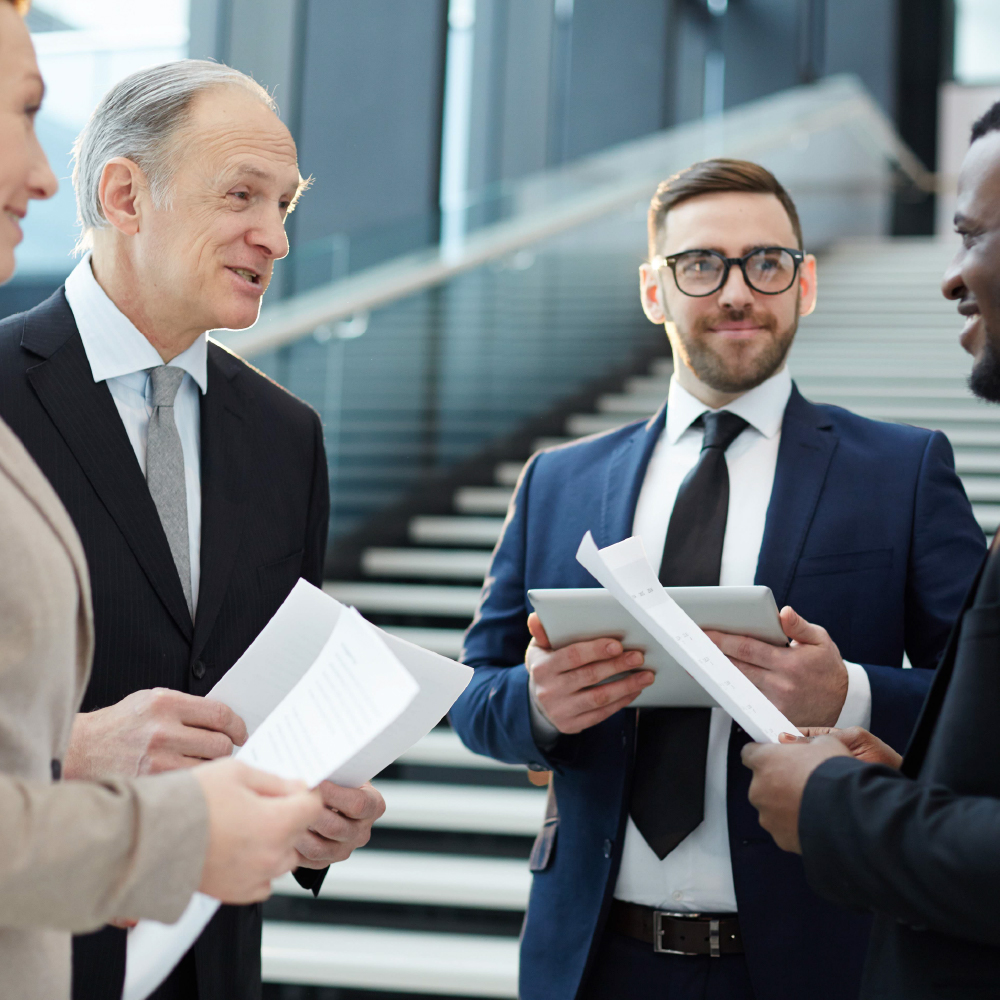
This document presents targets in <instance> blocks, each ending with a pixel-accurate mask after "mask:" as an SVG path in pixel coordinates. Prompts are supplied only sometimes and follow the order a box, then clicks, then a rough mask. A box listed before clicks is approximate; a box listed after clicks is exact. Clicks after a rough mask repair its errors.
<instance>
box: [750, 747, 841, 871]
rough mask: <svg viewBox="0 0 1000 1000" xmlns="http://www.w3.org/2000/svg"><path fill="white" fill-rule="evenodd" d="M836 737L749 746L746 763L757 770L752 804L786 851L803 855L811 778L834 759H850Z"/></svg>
mask: <svg viewBox="0 0 1000 1000" xmlns="http://www.w3.org/2000/svg"><path fill="white" fill-rule="evenodd" d="M849 756H851V754H850V751H848V749H847V747H845V746H844V744H843V743H841V741H840V740H838V739H837V738H836V737H835V736H817V737H816V738H815V739H811V740H801V741H799V742H796V743H790V744H787V745H784V746H781V745H778V744H775V743H748V744H747V745H746V746H745V747H744V748H743V751H742V757H743V763H744V764H746V766H747V767H749V768H750V770H751V771H753V780H752V781H751V782H750V804H751V805H752V806H753V807H754V808H755V809H756V810H757V812H759V813H760V825H761V826H762V827H764V829H765V830H767V832H768V833H769V834H771V836H772V837H774V842H775V843H776V844H777V845H778V847H780V848H781V849H782V850H783V851H792V852H794V853H795V854H801V853H802V846H801V845H800V844H799V810H800V809H801V807H802V793H803V792H804V791H805V787H806V782H807V781H808V780H809V776H810V775H811V774H812V773H813V771H815V770H816V768H817V767H819V765H820V764H822V763H823V761H825V760H829V759H830V758H831V757H849Z"/></svg>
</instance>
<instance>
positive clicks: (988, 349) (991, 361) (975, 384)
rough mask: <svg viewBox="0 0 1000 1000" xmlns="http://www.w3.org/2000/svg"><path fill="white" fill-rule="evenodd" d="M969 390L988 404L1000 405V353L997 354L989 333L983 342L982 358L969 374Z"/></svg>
mask: <svg viewBox="0 0 1000 1000" xmlns="http://www.w3.org/2000/svg"><path fill="white" fill-rule="evenodd" d="M969 388H970V389H971V390H972V392H973V394H974V395H976V396H978V397H979V398H980V399H985V400H987V401H988V402H990V403H1000V353H998V351H997V349H996V347H995V346H994V344H993V341H992V340H991V339H990V336H989V333H987V334H986V339H985V340H984V341H983V353H982V357H980V358H979V360H978V361H977V362H976V363H975V364H974V365H973V366H972V371H971V372H969Z"/></svg>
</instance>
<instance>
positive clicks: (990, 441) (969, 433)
mask: <svg viewBox="0 0 1000 1000" xmlns="http://www.w3.org/2000/svg"><path fill="white" fill-rule="evenodd" d="M945 433H946V434H947V436H948V440H949V441H950V442H951V446H952V447H953V448H962V447H968V448H1000V428H995V427H949V428H947V430H946V431H945Z"/></svg>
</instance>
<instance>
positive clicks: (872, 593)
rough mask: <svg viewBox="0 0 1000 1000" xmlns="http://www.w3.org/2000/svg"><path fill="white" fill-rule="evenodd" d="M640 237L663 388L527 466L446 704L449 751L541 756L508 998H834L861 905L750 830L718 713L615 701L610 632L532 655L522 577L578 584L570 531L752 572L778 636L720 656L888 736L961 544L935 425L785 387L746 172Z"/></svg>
mask: <svg viewBox="0 0 1000 1000" xmlns="http://www.w3.org/2000/svg"><path fill="white" fill-rule="evenodd" d="M649 253H650V259H649V263H647V264H644V265H643V266H642V268H641V294H642V303H643V308H644V309H645V311H646V315H647V316H648V317H649V319H650V320H651V321H652V322H654V323H656V324H664V325H665V327H666V331H667V336H668V337H669V339H670V344H671V347H672V349H673V355H674V376H673V378H672V380H671V385H670V390H669V396H668V399H667V402H666V404H665V406H664V407H663V408H661V409H660V411H659V412H658V413H657V414H656V416H654V417H653V418H652V419H650V420H649V421H648V422H642V423H636V424H631V425H628V426H626V427H624V428H620V429H618V430H615V431H611V432H609V433H606V434H602V435H597V436H595V437H592V438H588V439H586V440H584V441H580V442H575V443H573V444H570V445H566V446H563V447H560V448H555V449H552V450H549V451H546V452H542V453H541V454H539V455H536V456H535V457H534V458H533V460H532V461H531V462H530V463H529V464H528V466H527V467H526V469H525V471H524V473H523V474H522V477H521V481H520V483H519V485H518V489H517V491H516V494H515V497H514V500H513V503H512V505H511V511H510V514H509V516H508V519H507V523H506V526H505V528H504V532H503V535H502V537H501V540H500V543H499V545H498V547H497V550H496V553H495V555H494V558H493V564H492V566H491V569H490V571H489V574H488V576H487V585H486V587H485V589H484V591H483V597H482V601H481V603H480V607H479V610H478V613H477V615H476V618H475V621H474V623H473V625H472V627H471V629H470V631H469V634H468V636H467V639H466V647H465V651H464V660H465V662H466V663H469V664H470V665H472V666H474V667H475V668H476V675H475V677H474V679H473V681H472V683H471V684H470V686H469V688H468V689H467V691H466V692H465V694H464V695H463V696H462V698H461V699H460V700H459V702H458V704H457V705H456V706H455V708H454V709H453V712H452V721H453V724H454V725H455V727H456V729H457V730H458V731H459V733H460V735H461V736H462V738H463V739H464V740H465V742H466V743H467V744H468V745H469V746H470V747H471V748H472V749H474V750H476V751H478V752H480V753H486V754H490V755H492V756H494V757H498V758H500V759H502V760H506V761H509V762H520V763H527V764H528V766H529V767H532V768H535V769H540V770H552V771H553V772H554V774H553V779H552V784H551V785H550V798H549V813H548V820H547V822H546V824H545V826H544V828H543V831H542V833H541V834H540V836H539V839H538V841H537V842H536V845H535V849H534V851H533V854H532V861H531V867H532V869H533V871H534V872H535V879H534V885H533V888H532V894H531V901H530V905H529V908H528V915H527V920H526V924H525V928H524V934H523V938H522V951H521V985H520V996H521V997H522V998H524V1000H534V998H539V1000H541V998H545V1000H563V998H565V1000H570V998H573V997H577V996H579V997H585V998H602V1000H603V998H608V1000H611V998H618V997H633V996H657V997H665V998H670V1000H675V998H681V1000H687V998H691V1000H693V998H695V997H697V998H699V1000H703V998H720V1000H721V998H726V1000H750V998H753V997H757V998H758V1000H761V998H764V997H781V998H784V997H792V996H809V997H811V998H814V1000H823V998H829V1000H844V998H849V997H852V996H855V995H856V994H857V991H858V988H859V984H860V981H861V969H862V965H863V961H864V955H865V948H866V942H867V935H868V929H869V920H868V918H867V917H865V916H862V915H857V914H852V913H849V912H847V911H844V910H841V909H838V908H837V907H835V906H833V905H831V904H829V903H827V902H825V901H824V900H822V899H820V898H819V897H818V896H816V895H814V894H813V893H812V892H811V890H810V889H809V887H808V885H807V884H806V879H805V875H804V872H803V869H802V865H801V862H800V860H799V859H798V858H797V857H792V856H790V855H787V854H783V853H782V852H781V851H779V850H778V848H777V847H776V846H775V845H774V843H773V841H772V840H771V838H770V837H769V836H768V835H767V833H765V831H764V830H763V829H762V828H761V827H760V825H759V824H758V822H757V816H756V813H755V812H754V810H753V808H752V807H751V806H750V805H749V803H748V801H747V789H748V785H749V778H750V775H749V772H748V771H747V770H746V769H745V768H744V767H743V766H742V764H741V763H740V756H739V754H740V750H741V748H742V747H743V745H744V744H745V743H746V742H747V740H748V737H747V736H746V735H745V734H744V733H743V732H742V731H741V730H739V729H738V728H737V727H735V726H734V725H733V723H732V720H731V719H730V718H729V717H728V716H727V715H725V713H723V712H722V711H721V710H719V709H641V710H639V711H638V712H636V711H634V710H629V711H622V710H623V709H625V708H626V707H627V706H628V705H630V704H631V702H632V701H633V700H634V698H635V697H636V695H637V694H638V693H639V691H641V690H642V689H643V688H644V687H645V686H647V685H648V684H649V683H651V681H652V674H651V673H650V672H649V671H644V670H642V669H638V668H641V666H642V656H641V654H640V653H637V652H634V651H633V652H625V651H623V650H622V648H621V645H620V644H619V643H618V642H617V641H615V640H613V639H601V640H596V641H592V642H582V643H576V644H573V645H570V646H566V647H564V648H562V649H559V650H552V649H551V648H550V646H549V643H548V640H547V638H546V635H545V632H544V630H543V628H542V627H541V624H540V622H539V621H538V618H537V616H535V615H533V614H532V615H530V616H529V611H530V610H531V609H530V606H529V604H528V601H527V597H526V594H527V591H528V590H529V589H530V588H532V587H591V586H594V585H595V581H594V580H593V579H592V578H591V577H590V575H589V574H588V573H587V572H586V571H585V570H584V569H583V568H582V567H581V566H580V565H579V564H578V563H577V562H576V559H575V554H576V549H577V546H578V545H579V542H580V538H581V537H582V535H583V533H584V532H585V531H587V530H590V531H592V532H593V533H594V537H595V540H596V541H597V543H598V544H599V545H601V546H604V545H610V544H612V543H613V542H617V541H619V540H620V539H622V538H625V537H627V536H629V535H632V534H636V535H639V536H640V537H641V538H642V539H643V542H644V544H645V548H646V551H647V553H648V554H649V556H650V558H651V559H653V560H655V561H656V562H657V563H658V564H659V565H660V579H661V580H662V581H663V583H664V584H666V585H670V586H713V585H719V584H722V585H748V584H764V585H767V586H769V587H770V588H771V589H772V591H773V592H774V595H775V598H776V599H777V601H778V605H779V607H781V606H783V605H784V607H783V609H782V611H781V622H782V626H783V628H784V630H785V633H786V634H787V635H788V637H789V639H790V640H791V642H790V645H789V646H788V647H787V648H772V647H768V649H769V651H770V655H769V657H768V658H766V660H765V661H764V662H755V663H754V664H753V665H751V664H749V663H746V662H742V661H740V660H739V659H738V656H737V662H738V663H739V664H740V665H741V667H742V668H743V669H744V670H745V672H746V673H747V674H748V676H749V677H750V678H751V680H753V681H754V683H755V684H756V685H757V686H758V687H759V688H760V689H761V690H762V691H763V692H764V693H765V694H766V695H767V696H768V698H770V699H771V700H772V701H773V702H774V703H775V704H776V705H778V707H780V708H781V709H782V711H783V712H784V713H785V714H786V715H787V716H788V717H789V718H790V719H791V721H792V722H793V723H795V724H796V725H799V726H831V725H839V726H841V727H843V726H850V725H864V726H866V727H867V728H870V729H872V730H873V731H874V732H876V733H877V734H878V735H879V736H880V737H881V738H882V739H883V740H885V741H886V742H887V743H889V744H891V745H892V746H895V747H897V748H899V749H901V748H902V747H903V746H904V745H905V743H906V741H907V738H908V736H909V733H910V731H911V729H912V728H913V725H914V722H915V719H916V715H917V712H918V709H919V706H920V703H921V701H922V699H923V696H924V694H925V693H926V691H927V689H928V687H929V684H930V679H931V674H932V669H933V667H934V664H935V662H936V659H937V657H938V655H939V653H940V652H941V650H942V648H943V646H944V644H945V641H946V638H947V634H948V629H949V627H950V624H951V622H952V620H953V619H954V617H955V616H956V614H957V613H958V611H959V609H960V607H961V602H962V599H963V597H964V595H965V592H966V590H967V589H968V587H969V585H970V583H971V580H972V579H973V577H974V575H975V573H976V570H977V568H978V566H979V564H980V562H981V561H982V558H983V551H984V539H983V534H982V531H981V530H980V529H979V527H978V525H977V524H976V522H975V520H974V518H973V516H972V510H971V507H970V505H969V502H968V499H967V498H966V496H965V493H964V491H963V489H962V486H961V483H960V481H959V480H958V477H957V476H956V474H955V470H954V465H953V459H952V454H951V449H950V447H949V445H948V442H947V440H946V439H945V438H944V436H943V435H941V434H940V433H935V432H931V431H927V430H921V429H917V428H912V427H904V426H899V425H892V424H883V423H878V422H875V421H871V420H866V419H863V418H861V417H858V416H855V415H854V414H852V413H850V412H848V411H846V410H843V409H840V408H839V407H833V406H817V405H815V404H813V403H810V402H809V401H807V400H806V399H805V398H803V396H802V395H801V394H800V393H799V392H798V390H797V389H796V388H795V385H794V383H793V382H792V380H791V376H790V374H789V372H788V370H787V368H786V367H785V359H786V357H787V354H788V351H789V348H790V347H791V344H792V340H793V338H794V336H795V331H796V328H797V325H798V320H799V317H800V316H802V315H807V314H808V313H810V312H811V311H812V310H813V308H814V306H815V303H816V261H815V259H814V258H813V257H812V256H811V255H808V254H805V253H803V248H802V233H801V227H800V225H799V220H798V215H797V213H796V210H795V206H794V204H793V203H792V201H791V199H790V198H789V196H788V194H787V192H786V191H785V190H784V188H782V186H781V185H780V184H779V183H778V181H777V180H776V179H775V178H774V177H773V176H772V175H771V174H770V173H769V172H768V171H766V170H764V169H763V168H762V167H760V166H757V165H756V164H753V163H747V162H742V161H734V160H709V161H705V162H702V163H698V164H695V165H694V166H693V167H691V168H689V169H688V170H686V171H683V172H682V173H680V174H678V175H676V176H675V177H671V178H670V179H669V180H667V181H665V182H664V183H663V184H661V185H660V187H659V189H658V190H657V192H656V195H655V196H654V198H653V201H652V205H651V208H650V212H649ZM793 609H794V610H793ZM800 616H801V617H800ZM811 622H818V623H821V625H822V626H825V628H824V627H820V625H813V624H810V623H811ZM713 638H715V639H716V640H717V641H718V642H719V643H720V645H723V644H725V643H726V641H727V640H726V638H724V637H722V636H720V635H718V634H715V635H714V636H713ZM529 640H530V643H529ZM526 646H527V653H526V654H525V652H524V650H525V647H526ZM727 651H728V650H727ZM731 652H737V654H738V651H731ZM904 652H906V653H908V654H909V658H910V661H911V662H912V664H913V666H914V669H912V670H902V669H900V668H901V666H902V661H903V654H904ZM755 660H756V661H760V660H761V658H760V657H759V655H758V654H757V652H756V650H755ZM624 670H630V671H632V673H630V674H628V675H627V676H625V677H624V678H621V679H618V680H615V681H612V682H610V683H607V684H604V685H602V686H600V687H594V685H595V683H596V682H599V681H603V680H606V679H607V678H610V677H612V676H613V675H615V674H619V673H621V672H622V671H624Z"/></svg>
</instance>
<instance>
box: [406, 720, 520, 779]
mask: <svg viewBox="0 0 1000 1000" xmlns="http://www.w3.org/2000/svg"><path fill="white" fill-rule="evenodd" d="M399 760H400V761H401V762H402V763H404V764H421V765H423V766H424V767H473V768H477V769H483V770H487V771H524V770H526V769H525V767H524V765H522V764H505V763H504V762H503V761H501V760H494V759H493V758H492V757H484V756H483V755H482V754H478V753H473V752H472V751H471V750H470V749H469V748H468V747H467V746H466V745H465V744H464V743H463V742H462V741H461V740H460V739H459V738H458V734H457V733H455V732H453V731H452V730H451V729H434V730H432V731H431V732H429V733H428V734H427V735H426V736H425V737H424V738H423V739H422V740H420V741H419V742H417V743H415V744H414V745H413V746H412V747H410V749H409V750H407V751H406V752H405V753H404V754H402V756H400V758H399Z"/></svg>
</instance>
